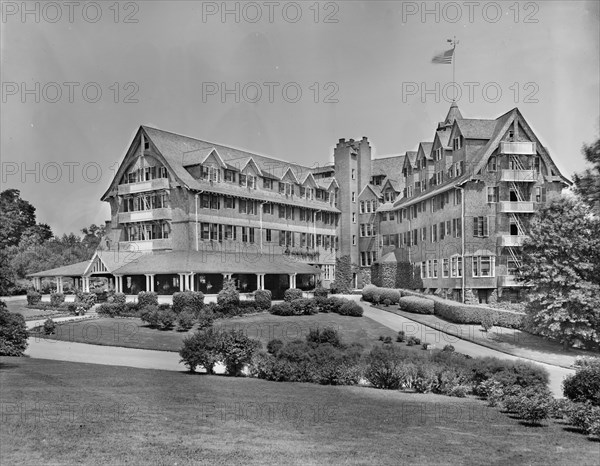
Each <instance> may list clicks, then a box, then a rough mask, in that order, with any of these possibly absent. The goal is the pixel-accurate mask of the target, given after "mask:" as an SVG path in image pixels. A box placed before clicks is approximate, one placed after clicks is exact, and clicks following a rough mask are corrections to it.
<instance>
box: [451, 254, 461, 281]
mask: <svg viewBox="0 0 600 466" xmlns="http://www.w3.org/2000/svg"><path fill="white" fill-rule="evenodd" d="M450 276H451V277H453V278H460V277H462V257H460V256H453V257H452V258H451V259H450Z"/></svg>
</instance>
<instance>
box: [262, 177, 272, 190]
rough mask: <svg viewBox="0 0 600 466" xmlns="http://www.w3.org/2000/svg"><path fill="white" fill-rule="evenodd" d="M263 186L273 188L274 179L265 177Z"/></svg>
mask: <svg viewBox="0 0 600 466" xmlns="http://www.w3.org/2000/svg"><path fill="white" fill-rule="evenodd" d="M263 188H264V189H273V180H272V179H271V178H263Z"/></svg>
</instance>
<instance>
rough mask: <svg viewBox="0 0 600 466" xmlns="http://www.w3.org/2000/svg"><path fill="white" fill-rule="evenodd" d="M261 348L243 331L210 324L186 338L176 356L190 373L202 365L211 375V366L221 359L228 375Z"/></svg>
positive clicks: (240, 368)
mask: <svg viewBox="0 0 600 466" xmlns="http://www.w3.org/2000/svg"><path fill="white" fill-rule="evenodd" d="M260 348H261V343H260V341H257V340H252V339H251V338H248V337H247V336H246V335H244V333H243V332H242V331H236V330H230V331H227V332H220V331H218V330H215V329H214V328H212V327H210V328H208V329H204V330H199V331H197V332H196V333H194V334H193V335H191V336H189V337H187V338H185V339H184V340H183V347H182V348H181V350H180V351H179V355H180V356H181V361H180V362H183V363H184V364H185V365H186V366H187V368H188V370H189V371H190V372H195V371H196V368H197V367H198V366H201V367H203V368H204V369H205V370H206V372H207V373H209V374H213V373H214V366H215V365H216V364H217V363H218V362H222V363H223V364H224V365H225V368H226V371H227V375H231V376H238V375H241V373H242V369H243V367H244V365H246V364H248V363H249V362H250V361H251V359H252V356H253V355H254V353H255V352H256V351H258V350H259V349H260Z"/></svg>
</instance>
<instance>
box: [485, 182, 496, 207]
mask: <svg viewBox="0 0 600 466" xmlns="http://www.w3.org/2000/svg"><path fill="white" fill-rule="evenodd" d="M487 201H488V204H492V203H494V202H498V186H488V188H487Z"/></svg>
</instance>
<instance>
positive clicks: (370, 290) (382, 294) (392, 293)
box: [362, 285, 401, 304]
mask: <svg viewBox="0 0 600 466" xmlns="http://www.w3.org/2000/svg"><path fill="white" fill-rule="evenodd" d="M376 296H378V297H379V299H378V300H377V302H380V303H382V302H384V301H385V300H386V299H389V300H390V304H398V301H399V300H400V297H401V293H400V291H398V290H396V289H394V288H381V287H378V286H375V285H367V286H365V287H364V288H363V290H362V298H363V300H364V301H368V302H370V303H372V302H374V301H375V300H376Z"/></svg>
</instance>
